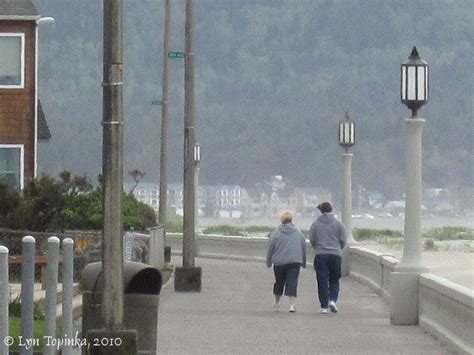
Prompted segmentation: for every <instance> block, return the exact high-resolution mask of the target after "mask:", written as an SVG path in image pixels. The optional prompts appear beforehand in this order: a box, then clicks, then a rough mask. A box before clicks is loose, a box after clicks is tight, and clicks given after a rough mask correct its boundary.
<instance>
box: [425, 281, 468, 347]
mask: <svg viewBox="0 0 474 355" xmlns="http://www.w3.org/2000/svg"><path fill="white" fill-rule="evenodd" d="M419 325H420V328H422V329H423V330H425V331H427V332H429V333H431V334H432V335H434V336H435V337H436V338H437V339H438V340H439V341H441V342H442V343H444V344H446V345H447V346H448V347H449V348H451V349H453V350H455V351H456V352H457V353H459V354H474V291H473V290H471V289H469V288H467V287H463V286H460V285H458V284H455V283H453V282H451V281H449V280H446V279H443V278H441V277H438V276H435V275H433V274H428V273H427V274H421V275H420V288H419Z"/></svg>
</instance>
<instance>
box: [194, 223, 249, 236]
mask: <svg viewBox="0 0 474 355" xmlns="http://www.w3.org/2000/svg"><path fill="white" fill-rule="evenodd" d="M202 233H203V234H222V235H239V236H243V235H245V233H244V232H243V231H242V229H241V228H238V227H234V226H229V225H227V224H222V225H218V226H210V227H207V228H206V229H204V230H203V231H202Z"/></svg>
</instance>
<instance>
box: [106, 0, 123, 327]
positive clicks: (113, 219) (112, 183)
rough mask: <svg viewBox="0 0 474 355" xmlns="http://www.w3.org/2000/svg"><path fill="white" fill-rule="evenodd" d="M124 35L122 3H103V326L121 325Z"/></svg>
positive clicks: (108, 1)
mask: <svg viewBox="0 0 474 355" xmlns="http://www.w3.org/2000/svg"><path fill="white" fill-rule="evenodd" d="M122 43H123V35H122V0H104V73H103V75H104V82H103V84H102V85H103V122H102V125H103V145H102V150H103V151H102V174H103V178H104V186H103V189H104V190H103V212H104V215H103V227H102V238H103V239H102V263H103V264H102V265H103V275H104V298H103V308H102V327H103V328H105V329H111V330H116V329H121V328H122V323H123V278H122V273H123V252H122V245H123V238H122V234H123V215H122V190H123V110H122V108H123V107H122V105H123V91H122V89H123V82H122V77H123V75H122V74H123V47H122Z"/></svg>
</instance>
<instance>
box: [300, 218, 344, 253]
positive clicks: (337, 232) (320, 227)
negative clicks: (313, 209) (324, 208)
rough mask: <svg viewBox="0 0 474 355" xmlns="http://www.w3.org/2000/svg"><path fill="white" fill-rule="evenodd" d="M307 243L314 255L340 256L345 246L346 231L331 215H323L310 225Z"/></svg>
mask: <svg viewBox="0 0 474 355" xmlns="http://www.w3.org/2000/svg"><path fill="white" fill-rule="evenodd" d="M309 241H310V242H311V245H312V246H313V248H314V250H315V251H316V254H334V255H342V249H343V248H344V246H345V245H346V230H345V228H344V225H343V224H342V223H341V222H339V221H338V220H337V219H336V217H334V215H333V214H330V213H323V214H322V215H321V216H319V217H318V219H317V220H316V221H314V223H313V224H312V225H311V229H310V230H309Z"/></svg>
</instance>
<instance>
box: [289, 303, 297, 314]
mask: <svg viewBox="0 0 474 355" xmlns="http://www.w3.org/2000/svg"><path fill="white" fill-rule="evenodd" d="M290 312H291V313H293V312H296V308H295V305H294V304H292V305H290Z"/></svg>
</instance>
